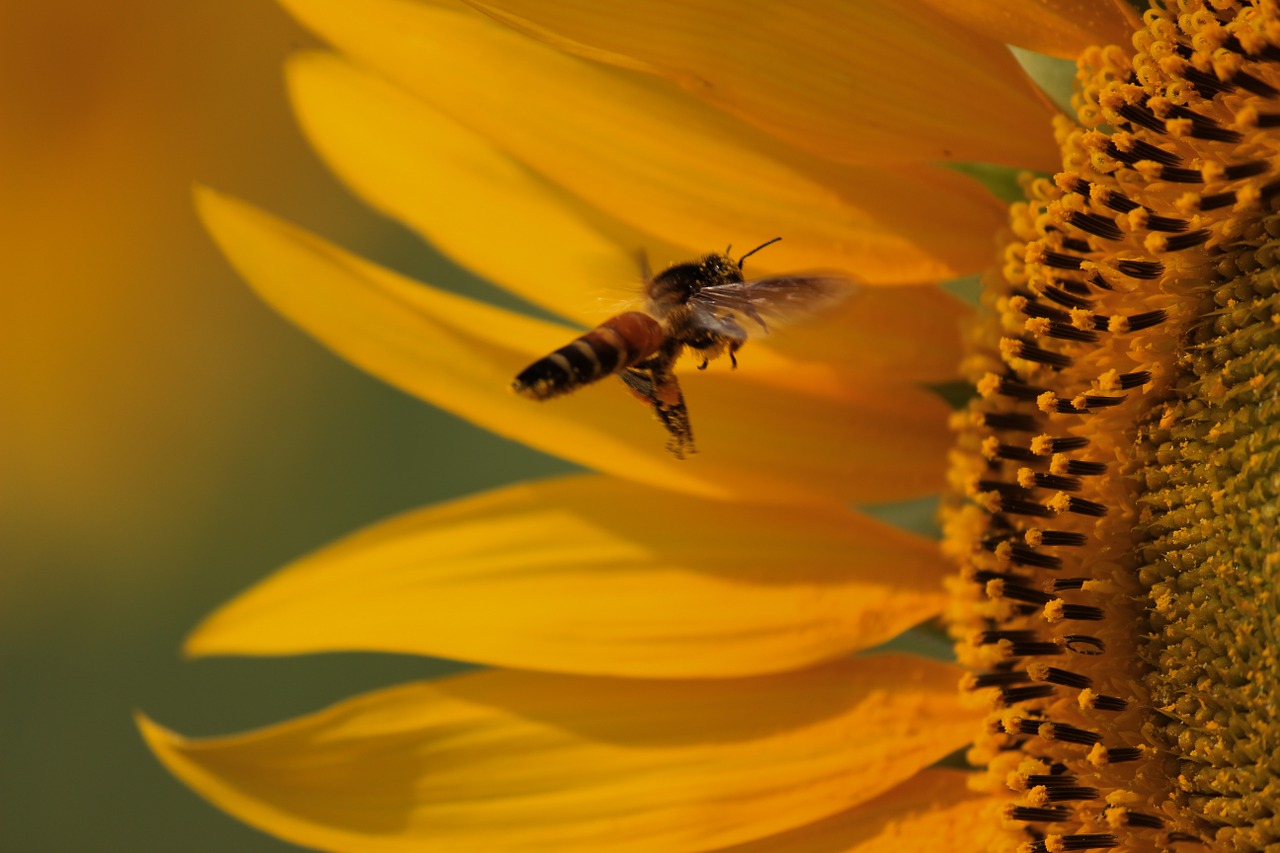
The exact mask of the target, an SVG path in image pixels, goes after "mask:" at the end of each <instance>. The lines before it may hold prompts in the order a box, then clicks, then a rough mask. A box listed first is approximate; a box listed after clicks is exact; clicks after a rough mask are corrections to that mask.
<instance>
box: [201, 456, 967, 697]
mask: <svg viewBox="0 0 1280 853" xmlns="http://www.w3.org/2000/svg"><path fill="white" fill-rule="evenodd" d="M947 573H948V564H947V563H945V561H944V560H943V559H942V558H941V557H940V555H939V554H938V551H937V547H936V544H935V543H933V542H929V541H927V540H924V539H921V538H918V537H915V536H910V535H908V534H905V533H902V532H899V531H896V530H894V529H892V528H890V527H887V526H885V525H882V524H879V523H877V522H874V521H871V520H870V519H868V518H866V517H864V516H860V515H858V514H856V513H852V512H846V511H843V510H835V509H833V510H825V511H824V510H815V509H804V510H801V509H784V508H778V507H772V508H767V507H755V506H742V505H733V504H725V503H722V502H716V501H708V500H704V499H700V498H693V497H686V496H681V495H675V494H672V493H670V492H666V491H661V490H656V489H649V488H645V487H641V486H638V485H635V484H633V483H624V482H619V481H617V480H612V479H603V478H598V477H587V478H573V479H568V480H561V481H555V482H548V483H541V484H537V485H521V486H515V487H510V488H506V489H502V490H499V491H496V492H492V493H490V494H487V495H482V496H480V497H477V498H472V499H470V500H464V501H459V502H457V503H454V504H450V505H446V506H442V507H433V508H430V509H426V510H420V511H418V512H415V513H411V514H408V515H405V516H402V517H400V518H397V519H395V520H393V521H389V522H384V523H382V524H379V525H375V526H374V527H372V528H369V529H367V530H365V531H363V532H361V533H358V534H356V535H354V536H352V537H350V538H348V539H345V540H343V541H341V542H338V543H336V544H335V545H332V546H330V547H328V548H326V549H324V550H322V551H320V552H318V553H316V554H313V555H311V556H310V557H306V558H304V559H302V560H300V561H299V562H297V563H295V564H294V565H293V566H290V567H289V568H287V569H286V570H284V571H283V572H281V573H279V574H277V575H275V576H274V577H272V578H270V579H268V580H266V581H264V582H262V583H261V584H259V585H258V586H256V587H254V588H253V589H251V590H250V591H249V592H247V593H245V594H244V595H242V596H240V597H239V598H237V599H235V600H234V601H232V602H231V603H230V604H228V605H227V606H225V607H224V608H222V609H221V610H219V611H218V612H217V613H215V614H214V615H213V616H211V617H210V618H209V619H208V620H207V621H206V622H205V623H204V624H203V625H201V626H200V627H199V628H198V629H197V630H196V631H195V633H194V634H193V635H192V636H191V638H190V639H189V640H188V642H187V647H186V648H187V651H188V652H190V653H192V654H196V655H206V654H291V653H299V652H321V651H352V650H364V651H385V652H405V653H411V654H424V655H432V656H435V657H444V658H452V659H455V660H466V661H473V662H476V663H485V664H495V665H499V666H510V667H520V668H524V669H538V670H545V671H553V672H577V673H586V674H599V675H628V676H642V677H658V678H685V677H695V678H696V677H719V676H737V675H753V674H759V673H767V672H777V671H782V670H788V669H795V668H798V667H801V666H806V665H809V664H812V663H815V662H817V661H821V660H829V659H831V658H835V657H838V656H842V655H846V654H849V653H851V652H855V651H858V650H859V649H864V648H867V647H870V646H873V645H877V644H879V643H882V642H885V641H887V640H889V639H891V638H892V637H894V636H896V635H897V634H899V633H901V632H902V631H904V630H906V629H907V628H909V627H911V626H912V625H915V624H917V623H919V622H921V621H923V620H925V619H927V618H929V617H930V616H931V615H933V614H935V613H937V612H938V611H939V610H940V608H941V606H942V602H943V593H942V578H943V577H944V576H945V575H946V574H947Z"/></svg>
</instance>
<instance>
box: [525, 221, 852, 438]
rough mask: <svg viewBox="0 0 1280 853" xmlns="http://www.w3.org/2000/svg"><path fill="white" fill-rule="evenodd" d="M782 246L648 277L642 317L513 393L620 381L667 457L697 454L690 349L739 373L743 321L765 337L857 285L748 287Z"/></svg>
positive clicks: (794, 282) (774, 280) (539, 367)
mask: <svg viewBox="0 0 1280 853" xmlns="http://www.w3.org/2000/svg"><path fill="white" fill-rule="evenodd" d="M780 239H782V238H781V237H775V238H773V239H772V240H769V241H768V242H766V243H763V244H761V245H759V246H757V247H756V248H754V249H752V250H751V251H750V252H747V253H746V254H745V255H743V256H742V257H740V258H738V259H737V260H736V261H735V260H734V259H733V258H732V257H730V255H729V249H725V251H724V254H711V255H704V256H703V257H701V258H699V259H697V260H696V261H687V262H685V263H680V264H675V265H674V266H670V267H667V268H666V269H665V270H663V271H662V272H660V273H658V274H657V275H648V274H646V276H645V279H646V280H645V285H644V296H645V306H644V308H645V310H644V311H627V312H626V313H623V314H618V315H617V316H614V317H610V318H609V319H608V320H605V321H604V322H603V323H601V324H600V325H599V326H597V327H596V328H594V329H592V330H591V331H589V332H587V333H586V334H585V335H582V336H581V337H579V338H577V339H576V340H573V341H571V342H570V343H568V344H566V345H565V346H563V347H561V348H560V349H558V350H556V351H555V352H553V353H551V354H550V355H547V356H544V357H543V358H540V359H538V360H537V361H535V362H534V363H533V364H531V365H529V366H528V367H526V368H525V369H524V370H522V371H520V374H519V375H518V376H517V377H516V378H515V381H514V382H513V383H512V388H513V389H514V390H515V391H516V393H518V394H521V395H523V396H525V397H529V398H531V399H534V400H549V399H551V398H552V397H558V396H560V395H561V394H568V393H569V392H571V391H576V390H577V389H578V388H581V387H582V386H583V385H587V384H590V383H592V382H595V381H597V380H599V379H603V378H604V377H606V376H611V375H613V374H615V373H617V374H619V376H620V378H621V379H622V381H623V382H624V383H625V384H626V386H627V387H628V388H630V389H631V391H632V392H633V393H634V394H635V395H636V396H637V397H639V398H640V399H641V400H642V401H643V402H645V403H647V404H648V405H649V406H650V407H651V408H652V409H653V411H654V413H655V414H656V415H657V416H658V420H659V421H661V422H662V425H663V426H664V427H666V430H667V432H668V433H669V434H670V439H669V440H668V441H667V449H668V450H670V451H671V452H672V453H674V454H675V455H676V457H677V458H679V459H683V458H684V457H685V456H686V455H687V454H690V453H694V452H695V448H694V445H693V429H692V428H691V427H690V425H689V412H688V410H687V409H686V408H685V404H684V395H683V393H681V391H680V383H679V381H678V380H677V379H676V376H675V372H674V370H673V368H674V367H675V363H676V360H677V359H678V358H679V357H680V355H681V354H682V353H683V352H684V350H685V349H686V348H688V349H690V350H693V352H694V353H695V355H696V356H697V357H698V358H700V359H701V360H702V363H701V364H699V365H698V369H699V370H703V369H705V368H706V366H707V364H708V362H710V361H711V360H712V359H714V358H718V357H720V356H721V355H724V354H725V353H728V355H729V361H730V362H731V363H732V364H733V366H734V367H737V366H738V359H737V353H738V350H740V349H741V348H742V345H743V344H745V343H746V341H747V331H746V329H745V328H743V318H746V319H749V320H751V321H752V322H753V323H755V324H756V325H758V326H759V327H760V329H761V330H762V331H765V332H768V331H769V326H768V323H767V320H778V319H789V318H794V317H795V316H797V315H799V314H806V313H811V312H813V311H816V310H819V309H821V308H823V307H825V306H826V305H829V304H831V303H833V302H834V301H836V300H837V299H839V298H841V297H842V296H844V295H845V294H847V293H848V292H849V291H850V289H851V287H852V283H851V282H850V281H849V279H847V278H845V277H843V276H840V275H835V274H813V273H811V274H806V275H780V276H768V277H766V278H757V279H750V280H747V279H744V278H743V276H742V262H743V261H745V260H746V259H747V258H749V257H751V256H752V255H754V254H755V253H756V252H758V251H760V250H761V249H763V248H764V247H765V246H768V245H770V244H772V243H776V242H778V240H780Z"/></svg>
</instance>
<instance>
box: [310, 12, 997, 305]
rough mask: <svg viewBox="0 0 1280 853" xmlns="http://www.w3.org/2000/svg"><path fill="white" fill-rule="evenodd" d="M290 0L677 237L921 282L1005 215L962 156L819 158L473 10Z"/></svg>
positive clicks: (525, 153)
mask: <svg viewBox="0 0 1280 853" xmlns="http://www.w3.org/2000/svg"><path fill="white" fill-rule="evenodd" d="M285 5H286V6H288V7H289V8H290V9H291V11H293V12H294V13H295V14H297V16H298V17H299V18H300V19H301V20H302V21H303V22H304V23H306V24H307V25H309V26H311V27H312V28H313V29H315V30H316V31H317V32H319V33H320V34H321V35H323V36H325V37H326V38H328V39H330V40H332V41H333V42H334V43H335V44H337V45H338V46H339V47H340V48H341V49H342V50H344V51H345V52H347V53H349V54H350V55H351V56H353V57H354V58H356V59H357V60H358V61H360V62H361V63H364V64H367V65H368V66H370V67H371V68H373V69H374V70H375V71H377V72H379V73H380V74H382V75H384V76H386V77H387V78H388V79H390V80H392V81H394V82H395V83H397V84H398V85H400V86H402V87H403V88H404V89H405V90H406V91H408V92H410V93H411V94H413V95H415V96H417V97H419V98H421V99H422V100H423V101H425V102H426V103H429V104H430V105H431V106H432V107H434V108H436V109H438V110H439V111H440V112H442V113H444V114H445V115H447V116H449V117H451V118H453V119H455V120H456V121H458V122H459V123H460V124H463V125H464V126H466V127H468V128H470V129H471V130H473V131H475V132H476V133H478V134H480V135H481V136H483V137H485V138H486V139H488V140H490V141H491V142H492V144H494V145H496V146H498V147H500V148H502V149H503V150H505V151H507V152H508V153H509V154H511V155H512V156H514V157H515V158H517V159H518V160H520V161H521V162H522V163H524V164H525V165H526V166H528V167H530V168H532V169H533V170H534V171H536V172H538V173H540V174H542V175H543V176H544V177H546V178H547V179H549V180H551V181H552V182H554V183H555V184H557V185H559V186H561V187H564V188H565V189H566V190H568V191H569V192H570V193H572V194H573V195H575V196H577V197H578V198H580V199H582V200H584V201H586V202H587V203H589V204H591V205H593V206H595V207H596V208H598V209H600V210H602V211H604V212H606V213H607V214H609V215H610V216H612V217H614V218H616V219H618V220H620V221H622V222H624V223H626V224H628V225H630V226H631V227H633V228H635V229H637V230H639V231H645V232H648V233H651V234H654V235H655V236H657V237H658V238H660V239H662V240H664V241H666V242H668V243H670V244H673V245H688V246H697V247H715V248H719V247H720V246H723V245H725V244H727V243H730V242H734V243H737V244H739V245H755V244H758V243H760V242H763V241H764V240H766V239H769V238H771V237H775V236H778V235H779V234H781V235H783V236H784V237H785V238H786V239H785V240H784V241H783V242H782V243H780V244H779V245H778V246H777V247H775V248H774V249H771V252H772V255H771V256H770V258H769V263H770V264H776V265H778V266H779V267H781V268H784V269H803V268H810V267H829V268H835V269H845V270H852V271H856V272H857V274H858V276H859V277H860V278H862V279H864V280H867V281H870V282H873V283H909V282H921V281H931V280H936V279H940V278H948V277H952V276H955V275H960V274H964V273H967V272H972V271H975V270H977V269H980V268H983V267H985V266H986V265H987V264H988V262H989V261H990V249H989V243H990V235H991V233H992V232H993V231H994V230H996V229H997V228H998V227H1000V225H1001V224H1002V223H1003V221H1004V218H1005V211H1004V208H1003V206H1002V205H1000V204H999V203H998V202H997V201H996V200H995V199H994V198H993V197H992V196H991V195H990V194H989V193H988V192H987V191H986V190H985V189H983V188H982V187H981V186H979V185H978V184H977V183H976V182H974V181H972V180H970V179H968V178H965V177H963V176H961V175H958V174H955V173H953V172H951V171H950V170H947V169H943V168H941V167H933V166H927V165H917V166H902V167H877V168H874V169H873V168H857V167H847V166H838V165H836V164H832V163H829V162H826V161H821V160H818V159H816V158H814V157H812V156H808V155H805V154H802V153H801V152H799V151H797V150H795V149H792V148H789V147H787V146H785V145H783V144H781V143H779V142H778V141H777V140H775V139H773V138H771V137H768V136H767V135H766V134H763V133H762V132H760V131H757V130H755V129H753V128H751V127H749V126H747V125H745V124H742V123H741V122H739V121H737V120H736V119H733V118H732V117H729V116H727V115H725V114H723V113H720V112H718V111H715V110H712V109H710V108H708V107H706V106H705V105H703V104H701V103H699V102H697V101H696V100H695V99H693V98H690V97H688V96H686V95H684V94H683V93H681V92H679V91H678V90H676V89H674V88H672V87H671V86H670V85H668V84H666V83H665V82H663V81H660V80H655V79H652V78H648V77H643V76H639V75H629V74H627V73H625V72H620V71H617V70H614V69H609V68H604V67H601V66H598V65H594V64H592V63H588V62H585V61H582V60H579V59H576V58H574V57H570V56H566V55H564V54H562V53H560V52H559V51H557V50H554V49H552V48H549V47H547V46H545V45H542V44H539V43H537V42H536V41H534V40H532V39H528V38H525V37H523V36H520V35H518V34H516V33H513V32H511V31H510V30H507V29H506V28H504V27H501V26H499V25H497V24H495V23H494V22H492V21H490V20H488V19H487V18H484V17H483V16H480V15H477V14H475V13H470V12H468V13H465V14H464V13H459V12H455V11H446V10H442V9H438V8H433V7H432V6H430V5H423V4H418V3H407V2H404V0H367V2H364V3H361V4H360V6H359V8H358V9H357V8H356V7H353V6H351V5H350V4H346V3H341V2H337V0H286V2H285ZM752 241H755V242H754V243H752Z"/></svg>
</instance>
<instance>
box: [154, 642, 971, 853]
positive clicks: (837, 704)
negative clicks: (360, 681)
mask: <svg viewBox="0 0 1280 853" xmlns="http://www.w3.org/2000/svg"><path fill="white" fill-rule="evenodd" d="M959 673H960V670H958V669H957V668H954V667H951V666H947V665H944V664H939V663H934V662H930V661H925V660H923V659H920V658H912V657H906V656H899V655H877V656H873V657H869V658H861V659H857V660H853V661H847V662H842V663H839V664H834V665H831V666H827V667H822V668H819V669H813V670H806V671H803V672H798V673H790V674H786V675H778V676H768V677H762V678H750V679H732V680H727V681H701V682H699V681H694V682H688V681H677V682H672V681H646V680H634V681H633V680H625V679H594V678H585V677H576V676H549V675H539V674H532V673H523V672H515V671H491V672H482V673H475V674H470V675H465V676H460V677H457V678H451V679H445V680H442V681H438V682H432V683H419V684H409V685H405V686H402V687H399V688H393V689H389V690H383V691H380V692H376V693H372V694H369V695H366V696H364V697H361V698H357V699H354V700H351V701H348V702H344V703H342V704H339V705H337V706H335V707H333V708H330V709H328V710H325V711H321V712H320V713H317V714H314V715H312V716H308V717H303V718H300V719H296V720H293V721H291V722H288V723H284V724H282V725H278V726H274V727H271V728H268V729H264V730H260V731H256V732H251V733H249V734H243V735H238V736H233V737H227V738H215V739H210V740H204V741H190V740H186V739H184V738H181V737H179V736H178V735H175V734H174V733H172V732H170V731H168V730H166V729H164V728H161V727H160V726H158V725H156V724H155V723H152V722H151V721H149V720H148V719H146V718H145V717H141V718H140V719H139V725H140V726H141V728H142V732H143V735H144V736H145V737H146V739H147V742H148V744H149V746H150V747H151V749H152V750H153V751H154V752H155V753H156V755H157V756H158V757H159V758H160V760H161V761H162V762H164V764H165V766H166V767H168V769H169V770H170V771H171V772H172V773H174V775H176V776H178V777H179V778H180V779H182V780H183V781H184V782H186V783H187V784H188V785H190V786H191V787H192V788H194V789H195V790H196V791H197V792H199V793H200V794H201V795H203V796H204V797H206V798H208V799H209V800H210V801H212V802H213V803H214V804H216V805H217V806H219V807H220V808H222V809H224V810H226V811H228V812H230V813H231V814H233V815H235V816H236V817H238V818H240V819H242V820H244V821H246V822H247V823H250V824H253V825H255V826H257V827H259V828H261V829H263V830H265V831H267V832H270V833H272V834H274V835H278V836H280V837H282V838H285V839H287V840H289V841H292V842H294V843H297V844H302V845H304V846H308V847H317V848H320V849H322V850H332V851H352V853H391V852H392V851H397V853H398V851H404V853H410V851H412V853H421V852H422V851H431V850H439V851H448V853H466V851H480V853H491V851H495V850H504V851H519V850H527V851H543V850H554V851H557V853H574V851H592V853H596V852H597V851H598V852H599V853H613V851H644V853H652V851H655V850H705V849H711V848H714V847H717V846H724V845H728V844H735V843H740V842H743V841H748V840H750V839H753V838H757V837H760V836H763V835H768V834H770V833H776V832H781V831H784V830H786V829H788V828H791V827H794V826H799V825H803V824H805V823H808V822H810V821H813V820H817V819H820V818H823V817H825V816H827V815H830V814H833V813H835V812H838V811H841V810H843V809H847V808H851V807H852V806H855V805H857V804H858V803H861V802H865V801H867V800H869V799H871V798H874V797H876V796H878V795H879V794H881V793H883V792H884V791H886V790H888V789H890V788H892V787H893V786H895V785H897V784H898V783H900V782H902V781H904V780H905V779H908V778H910V777H911V776H912V775H914V774H915V773H916V772H917V771H918V770H919V769H921V768H922V767H926V766H928V765H929V764H930V763H932V762H933V761H935V760H936V759H938V758H940V757H942V756H943V755H945V754H947V753H948V752H950V751H952V750H954V749H956V748H957V747H959V746H960V745H962V744H963V743H965V742H966V741H967V739H968V738H969V737H970V736H971V735H972V732H973V727H974V726H975V725H976V724H977V718H976V716H974V715H973V714H972V713H971V712H967V711H964V710H962V709H961V708H960V702H959V699H958V694H957V691H956V689H955V684H956V681H957V679H958V677H959Z"/></svg>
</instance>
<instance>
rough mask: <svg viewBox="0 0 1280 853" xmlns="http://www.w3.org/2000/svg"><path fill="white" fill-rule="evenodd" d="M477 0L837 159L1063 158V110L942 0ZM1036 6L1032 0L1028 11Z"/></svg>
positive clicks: (557, 42)
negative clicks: (1058, 121) (1058, 112)
mask: <svg viewBox="0 0 1280 853" xmlns="http://www.w3.org/2000/svg"><path fill="white" fill-rule="evenodd" d="M467 2H468V3H469V4H470V5H471V6H474V7H475V8H477V9H479V10H481V11H483V12H485V13H487V14H489V15H492V16H493V17H494V18H495V19H497V20H499V21H501V22H503V23H504V24H507V25H508V26H511V27H512V28H514V29H516V30H518V31H520V32H523V33H525V34H526V35H530V36H534V37H536V38H539V39H542V40H544V41H546V42H547V43H548V44H551V45H553V46H555V47H557V48H559V49H561V50H564V51H566V52H569V53H574V54H577V55H579V56H584V57H586V58H588V59H594V60H597V61H601V62H607V63H611V64H614V65H618V66H621V67H624V68H633V69H636V70H641V71H646V72H650V73H656V74H660V75H662V76H664V77H667V78H669V79H671V80H673V81H675V82H676V83H679V84H680V85H682V86H683V87H684V88H685V89H687V90H688V91H689V92H690V93H691V94H693V95H695V96H697V97H699V98H702V99H703V100H705V101H707V102H708V103H710V104H713V105H714V106H716V107H718V108H720V109H723V110H726V111H727V112H729V113H731V114H733V115H735V116H737V117H738V118H740V119H743V120H744V121H747V122H750V123H751V124H754V125H756V126H757V127H761V128H763V129H765V130H766V131H768V132H770V133H772V134H774V135H776V136H778V137H779V138H781V139H784V140H786V141H787V142H789V143H791V144H792V145H795V146H797V147H799V148H802V149H805V150H808V151H812V152H814V153H816V154H819V155H821V156H823V157H827V158H830V159H832V160H836V161H841V162H851V163H904V162H931V161H947V160H962V161H963V160H971V161H977V162H987V163H1003V164H1006V165H1011V166H1040V167H1042V168H1052V167H1053V166H1054V165H1055V164H1056V163H1057V158H1058V155H1057V149H1056V146H1055V145H1054V144H1053V140H1052V138H1051V137H1050V135H1049V134H1048V133H1047V132H1046V129H1047V128H1048V119H1049V118H1050V117H1051V115H1052V111H1051V110H1050V109H1048V108H1047V106H1046V105H1045V104H1044V102H1043V101H1042V100H1041V99H1040V98H1038V97H1037V96H1036V94H1035V90H1034V88H1033V87H1032V86H1031V84H1030V83H1029V82H1028V80H1027V79H1026V76H1025V75H1024V74H1023V73H1022V72H1021V69H1019V67H1018V65H1017V63H1016V62H1015V61H1014V60H1013V58H1012V57H1011V56H1010V55H1009V52H1008V50H1007V49H1006V48H1005V46H1004V44H1003V43H1002V42H1001V41H996V40H989V39H985V38H978V37H975V32H973V31H970V32H965V31H963V30H960V29H958V28H957V27H956V26H955V25H954V24H953V23H952V21H951V19H949V18H948V17H947V16H945V15H943V14H940V12H939V11H938V10H934V9H930V8H929V7H928V6H922V5H920V4H915V3H902V2H898V0H861V2H858V3H850V2H848V0H811V2H807V3H774V4H769V5H768V6H767V7H766V6H761V5H756V7H755V8H754V9H753V8H751V6H750V5H748V6H746V7H745V8H744V5H743V3H742V2H741V0H697V2H689V0H640V2H629V3H596V2H592V0H556V2H554V3H549V2H546V0H467ZM1009 2H1010V4H1012V3H1014V2H1018V0H1009ZM958 5H966V4H958ZM1035 5H1036V4H1035V3H1031V2H1028V0H1021V2H1020V5H1019V7H1018V8H1019V9H1023V8H1028V7H1033V6H1035ZM977 32H982V30H978V31H977Z"/></svg>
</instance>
